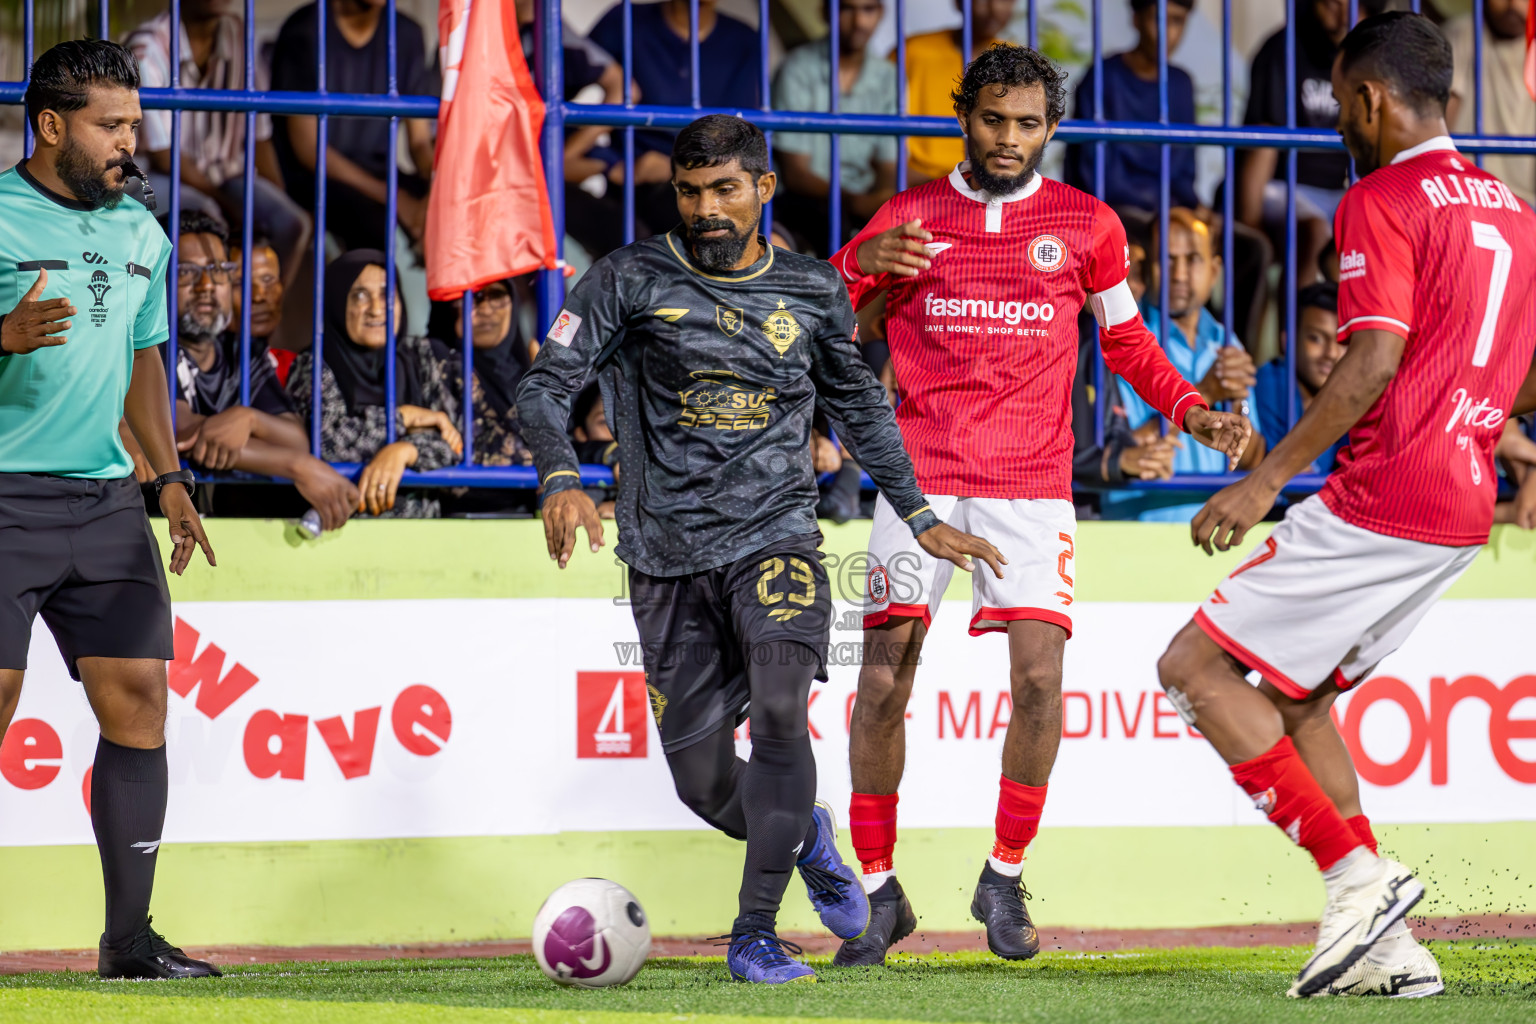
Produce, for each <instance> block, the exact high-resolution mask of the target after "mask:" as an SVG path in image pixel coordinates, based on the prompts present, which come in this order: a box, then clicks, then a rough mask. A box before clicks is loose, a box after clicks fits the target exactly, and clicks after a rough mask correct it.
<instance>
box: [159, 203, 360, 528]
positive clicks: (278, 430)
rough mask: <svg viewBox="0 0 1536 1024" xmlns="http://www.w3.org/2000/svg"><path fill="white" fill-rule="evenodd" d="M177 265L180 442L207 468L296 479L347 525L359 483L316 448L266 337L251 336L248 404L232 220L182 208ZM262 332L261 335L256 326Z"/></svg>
mask: <svg viewBox="0 0 1536 1024" xmlns="http://www.w3.org/2000/svg"><path fill="white" fill-rule="evenodd" d="M179 226H180V232H179V236H180V237H179V240H178V257H179V259H178V262H177V268H176V344H177V348H178V352H177V365H176V381H175V384H174V389H175V395H176V447H177V448H178V449H179V450H180V451H181V453H182V455H183V456H184V457H185V458H186V459H187V460H188V461H189V462H191V463H193V464H194V465H196V466H198V467H199V468H200V469H203V470H206V471H212V472H227V471H229V470H242V471H245V472H249V473H260V474H263V475H267V476H276V477H286V478H288V479H291V480H292V481H293V482H294V484H295V486H297V487H298V490H299V493H300V494H301V495H302V496H303V497H304V498H305V499H306V500H307V501H308V502H309V504H310V505H311V506H312V507H313V508H314V509H315V510H316V511H318V512H319V513H320V520H321V525H322V526H323V527H324V528H325V529H327V530H336V529H340V528H341V526H342V525H343V524H344V523H346V521H347V518H348V517H349V516H350V515H351V513H352V510H354V509H356V508H357V488H356V487H354V486H353V485H352V483H351V482H350V481H349V480H347V479H346V478H345V477H343V476H341V475H340V474H339V473H337V472H336V471H335V470H334V469H332V468H331V467H330V466H329V465H327V464H326V463H324V462H321V461H320V460H319V459H316V458H315V457H313V456H312V455H310V454H309V436H308V434H307V433H306V431H305V429H304V424H303V421H302V420H301V419H300V418H299V416H298V414H297V413H296V412H295V411H294V409H293V405H292V403H291V402H290V401H289V400H288V395H287V393H286V392H285V391H284V390H283V387H282V384H281V383H280V382H279V381H278V379H277V374H276V361H275V360H274V359H273V358H272V353H271V351H270V350H269V349H268V348H267V345H266V342H265V341H263V340H261V339H260V338H257V337H254V336H253V337H252V338H251V357H250V381H251V384H250V404H249V405H243V404H241V401H240V330H239V325H238V324H237V323H235V313H234V311H235V291H236V289H238V288H239V287H240V265H239V264H238V263H234V262H230V261H229V260H228V259H227V257H226V254H227V252H228V244H227V243H228V239H227V237H226V235H225V231H224V226H223V225H222V224H220V223H219V222H218V221H216V220H214V219H213V218H212V217H210V216H209V215H208V214H206V213H204V212H202V211H201V210H183V211H181V221H180V225H179ZM253 335H254V332H253Z"/></svg>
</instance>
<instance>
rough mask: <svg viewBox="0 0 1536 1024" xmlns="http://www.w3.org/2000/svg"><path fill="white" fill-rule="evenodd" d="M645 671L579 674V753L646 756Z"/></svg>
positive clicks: (577, 689) (577, 726) (606, 755)
mask: <svg viewBox="0 0 1536 1024" xmlns="http://www.w3.org/2000/svg"><path fill="white" fill-rule="evenodd" d="M649 713H650V709H649V708H648V707H647V702H646V696H645V673H644V672H577V673H576V756H577V757H644V756H645V753H646V741H647V739H648V735H649V731H648V729H647V728H646V718H647V716H648V715H649Z"/></svg>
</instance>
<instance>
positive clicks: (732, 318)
mask: <svg viewBox="0 0 1536 1024" xmlns="http://www.w3.org/2000/svg"><path fill="white" fill-rule="evenodd" d="M715 326H716V327H718V328H720V332H721V333H722V334H724V335H725V336H726V337H727V338H734V337H736V335H738V334H740V333H741V329H742V328H743V327H745V326H746V321H745V320H743V319H742V315H741V310H740V309H739V308H732V307H730V306H716V307H715Z"/></svg>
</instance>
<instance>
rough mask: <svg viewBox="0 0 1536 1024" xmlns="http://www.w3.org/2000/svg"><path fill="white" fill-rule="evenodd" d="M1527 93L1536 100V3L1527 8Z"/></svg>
mask: <svg viewBox="0 0 1536 1024" xmlns="http://www.w3.org/2000/svg"><path fill="white" fill-rule="evenodd" d="M1525 91H1526V92H1528V93H1530V94H1531V99H1533V100H1536V3H1533V4H1527V5H1526V8H1525Z"/></svg>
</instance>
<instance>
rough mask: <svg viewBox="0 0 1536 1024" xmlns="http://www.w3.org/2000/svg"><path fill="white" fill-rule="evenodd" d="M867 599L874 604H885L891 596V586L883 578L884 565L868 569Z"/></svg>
mask: <svg viewBox="0 0 1536 1024" xmlns="http://www.w3.org/2000/svg"><path fill="white" fill-rule="evenodd" d="M868 593H869V599H870V600H871V601H873V602H874V603H875V604H885V602H887V601H889V600H890V598H891V588H890V585H889V583H887V581H886V578H885V566H883V565H877V566H875V567H874V568H873V569H871V570H869V587H868Z"/></svg>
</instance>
